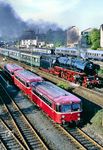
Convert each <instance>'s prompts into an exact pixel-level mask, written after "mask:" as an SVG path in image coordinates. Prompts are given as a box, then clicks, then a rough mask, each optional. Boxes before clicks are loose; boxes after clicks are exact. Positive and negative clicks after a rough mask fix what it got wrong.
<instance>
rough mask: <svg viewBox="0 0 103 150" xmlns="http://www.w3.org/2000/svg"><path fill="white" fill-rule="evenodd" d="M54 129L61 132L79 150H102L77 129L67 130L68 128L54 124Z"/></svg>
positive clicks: (102, 148)
mask: <svg viewBox="0 0 103 150" xmlns="http://www.w3.org/2000/svg"><path fill="white" fill-rule="evenodd" d="M55 127H56V128H57V129H58V130H59V131H60V132H61V134H64V135H66V136H67V138H68V139H69V140H71V142H72V143H74V144H75V146H76V148H77V149H79V150H103V147H102V146H101V145H99V144H98V143H97V142H96V141H95V140H93V139H92V138H91V137H89V136H88V135H87V134H86V133H85V132H83V131H82V130H81V129H79V128H77V127H76V128H72V129H71V128H68V126H60V125H57V124H55Z"/></svg>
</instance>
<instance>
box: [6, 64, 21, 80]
mask: <svg viewBox="0 0 103 150" xmlns="http://www.w3.org/2000/svg"><path fill="white" fill-rule="evenodd" d="M3 69H4V71H5V73H7V75H9V77H11V78H12V79H14V72H15V71H17V70H23V67H21V66H19V65H17V64H6V65H4V68H3Z"/></svg>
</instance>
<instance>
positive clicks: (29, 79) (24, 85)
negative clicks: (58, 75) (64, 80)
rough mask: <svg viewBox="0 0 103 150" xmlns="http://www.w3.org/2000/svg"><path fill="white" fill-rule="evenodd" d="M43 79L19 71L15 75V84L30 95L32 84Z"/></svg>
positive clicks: (25, 71)
mask: <svg viewBox="0 0 103 150" xmlns="http://www.w3.org/2000/svg"><path fill="white" fill-rule="evenodd" d="M42 80H43V79H42V78H41V77H40V76H38V75H36V74H34V73H32V72H30V71H27V70H18V71H16V72H15V73H14V83H15V84H16V85H17V86H18V87H19V88H20V89H21V90H22V91H24V92H25V94H28V95H30V93H31V92H30V91H31V83H33V82H40V81H42Z"/></svg>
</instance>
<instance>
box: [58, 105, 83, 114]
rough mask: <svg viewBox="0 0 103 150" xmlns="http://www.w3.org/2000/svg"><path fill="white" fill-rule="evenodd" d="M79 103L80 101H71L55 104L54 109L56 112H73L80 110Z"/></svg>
mask: <svg viewBox="0 0 103 150" xmlns="http://www.w3.org/2000/svg"><path fill="white" fill-rule="evenodd" d="M80 109H81V104H80V103H72V104H62V105H57V106H56V111H58V112H71V111H72V112H73V111H80Z"/></svg>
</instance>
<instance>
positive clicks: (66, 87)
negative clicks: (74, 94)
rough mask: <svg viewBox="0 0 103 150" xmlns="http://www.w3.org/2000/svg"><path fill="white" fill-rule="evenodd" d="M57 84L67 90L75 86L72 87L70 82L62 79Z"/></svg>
mask: <svg viewBox="0 0 103 150" xmlns="http://www.w3.org/2000/svg"><path fill="white" fill-rule="evenodd" d="M57 86H59V87H61V88H62V89H66V90H73V87H71V86H70V85H69V84H68V83H65V82H62V81H60V82H59V83H58V84H57Z"/></svg>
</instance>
